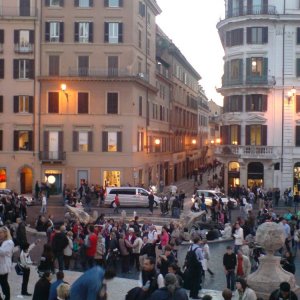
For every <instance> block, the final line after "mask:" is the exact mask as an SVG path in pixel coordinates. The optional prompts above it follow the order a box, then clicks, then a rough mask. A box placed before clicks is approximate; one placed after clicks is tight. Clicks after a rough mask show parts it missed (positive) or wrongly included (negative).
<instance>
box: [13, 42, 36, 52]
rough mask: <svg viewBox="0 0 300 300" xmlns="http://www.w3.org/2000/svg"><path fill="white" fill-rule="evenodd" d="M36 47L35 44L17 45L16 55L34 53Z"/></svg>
mask: <svg viewBox="0 0 300 300" xmlns="http://www.w3.org/2000/svg"><path fill="white" fill-rule="evenodd" d="M33 50H34V45H33V44H26V45H22V44H15V52H16V53H33Z"/></svg>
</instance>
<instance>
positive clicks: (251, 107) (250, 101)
mask: <svg viewBox="0 0 300 300" xmlns="http://www.w3.org/2000/svg"><path fill="white" fill-rule="evenodd" d="M267 110H268V96H267V95H260V94H253V95H247V96H246V111H267Z"/></svg>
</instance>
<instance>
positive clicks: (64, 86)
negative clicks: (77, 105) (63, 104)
mask: <svg viewBox="0 0 300 300" xmlns="http://www.w3.org/2000/svg"><path fill="white" fill-rule="evenodd" d="M60 89H61V90H62V92H63V93H64V94H65V96H66V98H67V102H69V94H68V93H67V92H66V90H67V85H66V84H65V83H62V84H61V85H60Z"/></svg>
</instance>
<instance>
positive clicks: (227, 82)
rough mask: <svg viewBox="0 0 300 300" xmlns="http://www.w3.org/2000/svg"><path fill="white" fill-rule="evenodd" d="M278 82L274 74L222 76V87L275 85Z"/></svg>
mask: <svg viewBox="0 0 300 300" xmlns="http://www.w3.org/2000/svg"><path fill="white" fill-rule="evenodd" d="M275 84H276V81H275V78H274V76H246V79H243V78H233V79H232V78H226V77H224V76H223V78H222V87H223V88H224V87H232V86H245V85H265V86H274V85H275Z"/></svg>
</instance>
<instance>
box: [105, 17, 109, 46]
mask: <svg viewBox="0 0 300 300" xmlns="http://www.w3.org/2000/svg"><path fill="white" fill-rule="evenodd" d="M108 41H109V23H108V22H104V43H108Z"/></svg>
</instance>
